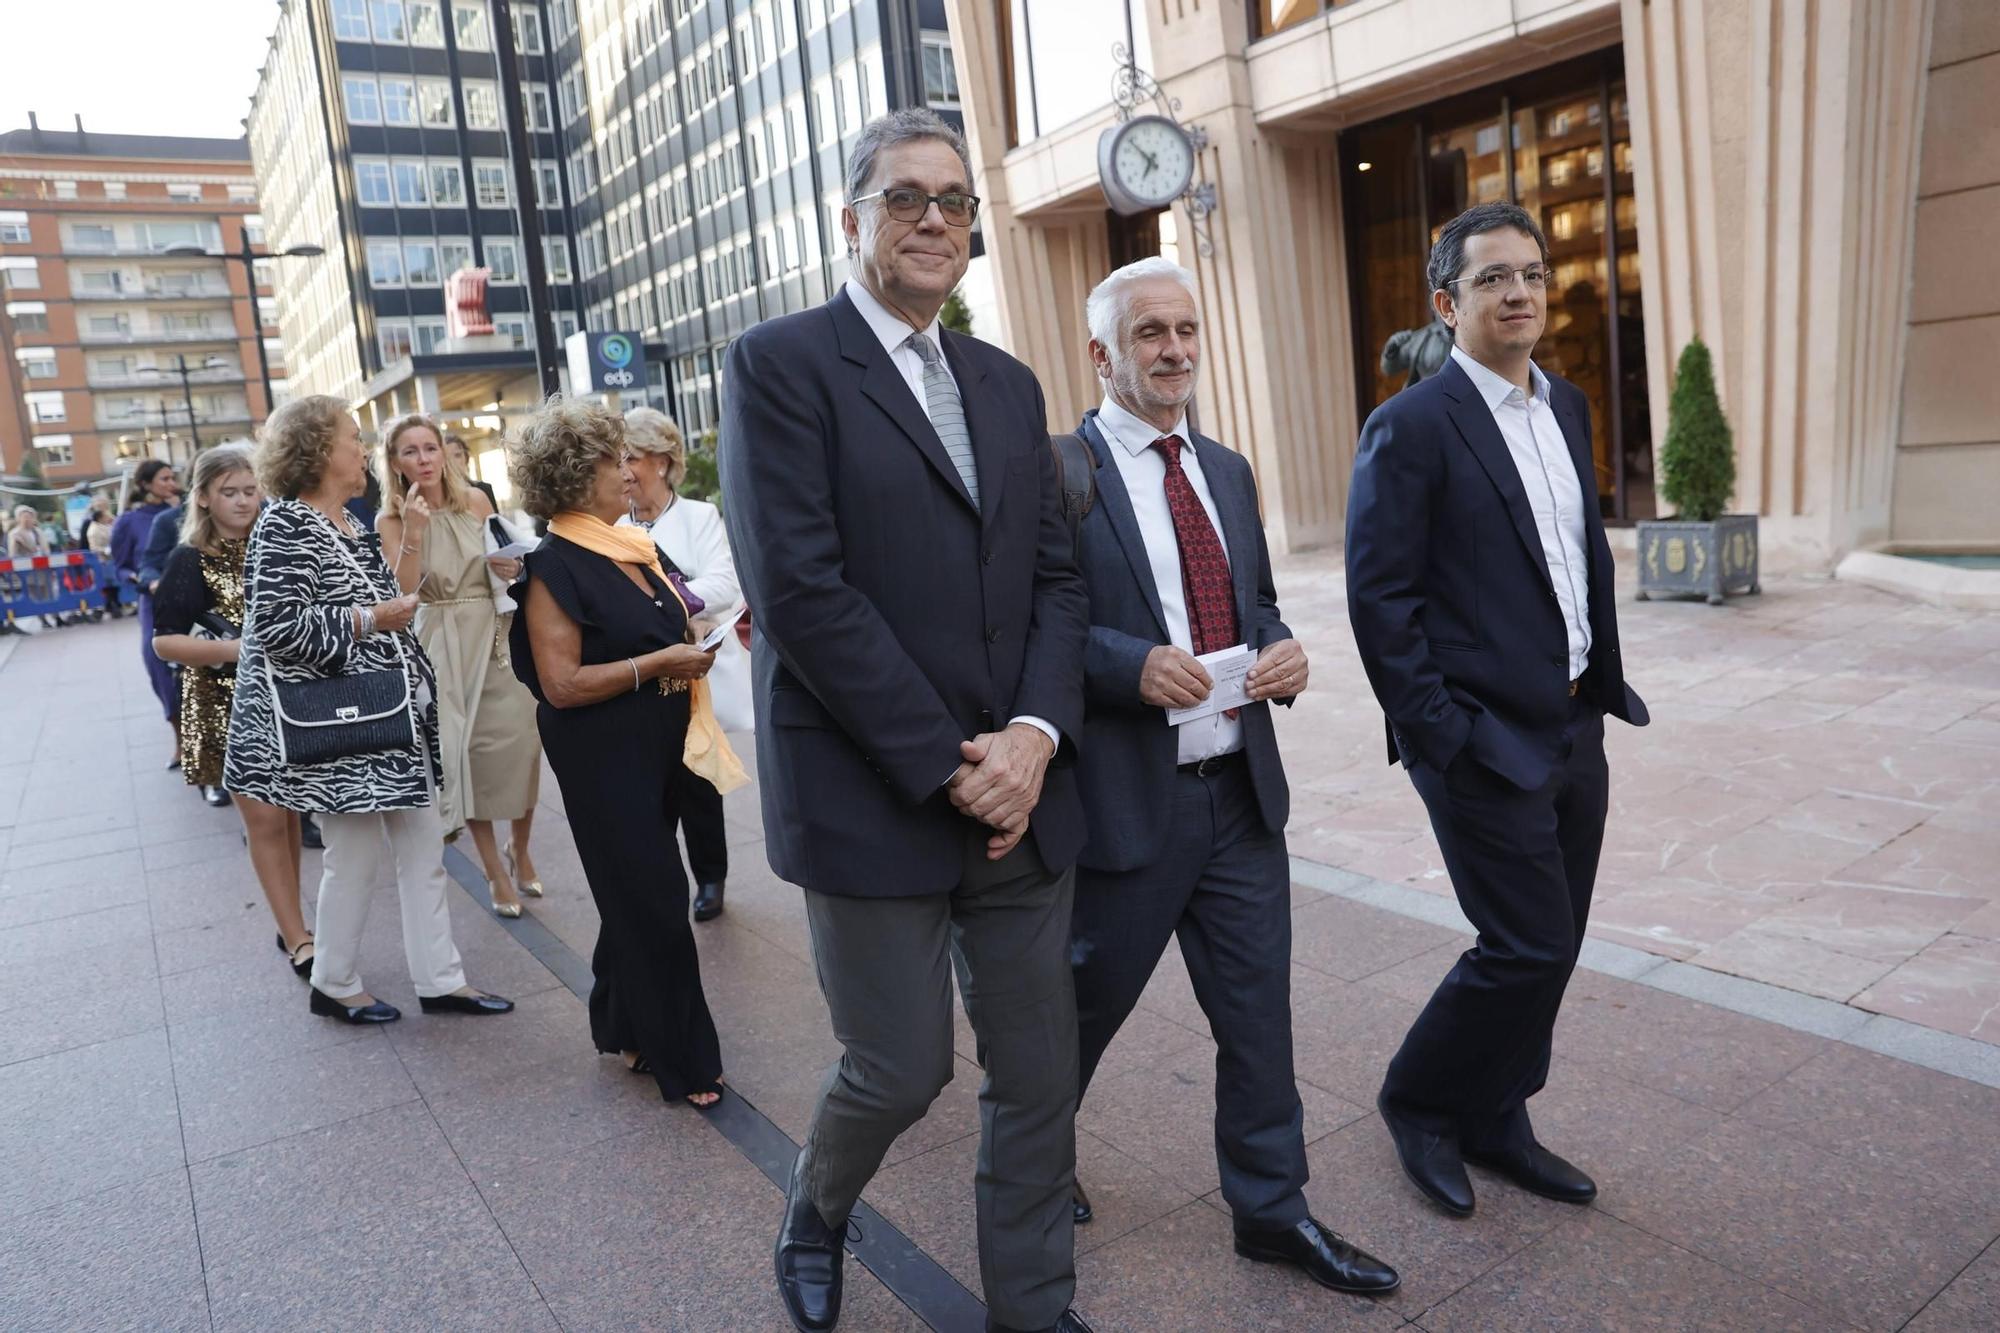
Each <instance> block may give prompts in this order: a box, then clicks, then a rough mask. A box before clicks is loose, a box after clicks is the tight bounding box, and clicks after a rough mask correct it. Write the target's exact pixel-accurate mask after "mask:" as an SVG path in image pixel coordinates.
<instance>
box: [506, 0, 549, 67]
mask: <svg viewBox="0 0 2000 1333" xmlns="http://www.w3.org/2000/svg"><path fill="white" fill-rule="evenodd" d="M507 8H508V10H509V12H511V13H512V14H513V16H514V49H515V50H516V51H518V52H520V53H521V54H522V55H524V56H538V55H540V54H541V53H542V25H541V24H539V23H537V22H536V21H535V11H534V10H533V9H531V8H530V7H528V6H527V5H509V6H508V7H507Z"/></svg>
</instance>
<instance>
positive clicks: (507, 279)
mask: <svg viewBox="0 0 2000 1333" xmlns="http://www.w3.org/2000/svg"><path fill="white" fill-rule="evenodd" d="M486 267H488V268H490V269H492V270H493V278H492V281H494V282H496V283H507V284H510V285H511V284H513V283H517V282H519V281H520V280H521V249H520V247H519V246H518V245H516V244H515V243H514V238H513V237H511V236H507V237H501V236H494V237H490V238H488V240H487V242H486Z"/></svg>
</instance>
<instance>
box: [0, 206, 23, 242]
mask: <svg viewBox="0 0 2000 1333" xmlns="http://www.w3.org/2000/svg"><path fill="white" fill-rule="evenodd" d="M27 239H28V215H27V214H26V213H24V212H22V211H21V210H19V209H15V208H10V209H6V210H0V242H5V243H7V244H10V245H22V244H25V243H26V242H27Z"/></svg>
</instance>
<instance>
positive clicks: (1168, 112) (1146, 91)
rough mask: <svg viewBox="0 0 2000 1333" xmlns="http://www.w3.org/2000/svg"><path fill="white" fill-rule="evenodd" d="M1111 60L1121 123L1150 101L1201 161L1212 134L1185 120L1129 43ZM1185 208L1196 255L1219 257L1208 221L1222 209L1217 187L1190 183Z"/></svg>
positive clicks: (1183, 198) (1115, 49)
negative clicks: (1144, 67) (1210, 233)
mask: <svg viewBox="0 0 2000 1333" xmlns="http://www.w3.org/2000/svg"><path fill="white" fill-rule="evenodd" d="M1111 58H1112V59H1113V60H1115V61H1117V63H1118V68H1117V71H1116V72H1115V73H1113V74H1112V76H1111V102H1112V105H1113V106H1114V107H1116V108H1117V111H1118V121H1119V123H1120V124H1123V123H1124V122H1126V121H1128V120H1130V119H1132V116H1133V114H1134V112H1135V111H1136V110H1137V109H1138V108H1139V107H1140V106H1142V105H1144V104H1145V103H1148V102H1150V103H1152V105H1153V109H1154V111H1155V112H1156V113H1157V114H1159V115H1161V116H1164V117H1166V118H1167V119H1168V120H1171V121H1173V122H1174V123H1175V124H1176V125H1179V126H1180V127H1181V131H1182V133H1184V134H1186V135H1187V137H1188V147H1189V148H1190V149H1192V150H1193V152H1194V154H1195V157H1196V160H1197V161H1199V160H1200V157H1201V153H1202V151H1203V150H1204V149H1206V148H1207V147H1208V131H1207V130H1204V129H1203V128H1202V127H1201V126H1199V125H1189V124H1187V123H1186V122H1184V121H1182V120H1181V118H1180V110H1181V99H1180V98H1178V97H1169V96H1168V95H1167V93H1166V90H1165V89H1163V88H1161V87H1160V85H1159V82H1158V81H1157V80H1156V79H1154V78H1153V76H1152V75H1151V74H1148V73H1147V72H1146V71H1145V70H1143V69H1140V68H1139V64H1138V61H1137V60H1135V59H1134V58H1133V55H1132V52H1131V51H1129V50H1127V49H1126V46H1125V43H1123V42H1114V43H1113V44H1112V47H1111ZM1181 205H1182V207H1184V208H1185V209H1186V210H1187V220H1188V231H1189V232H1191V233H1193V236H1194V242H1195V252H1196V253H1197V254H1199V255H1200V256H1201V257H1202V258H1204V259H1207V258H1209V257H1211V256H1212V255H1214V254H1215V245H1214V243H1213V242H1212V241H1211V240H1210V239H1209V231H1208V218H1209V215H1210V214H1211V213H1214V212H1215V210H1216V208H1217V207H1218V205H1217V203H1216V198H1215V186H1214V185H1212V184H1210V183H1209V182H1207V181H1202V182H1200V183H1194V182H1190V183H1189V184H1188V187H1187V189H1186V190H1185V191H1183V192H1182V194H1181Z"/></svg>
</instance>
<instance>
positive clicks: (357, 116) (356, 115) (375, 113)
mask: <svg viewBox="0 0 2000 1333" xmlns="http://www.w3.org/2000/svg"><path fill="white" fill-rule="evenodd" d="M340 94H341V97H342V98H343V99H344V100H345V102H346V103H347V119H348V121H349V122H350V123H352V124H355V125H379V124H381V123H382V103H381V100H380V98H379V97H378V96H377V94H376V91H375V80H373V79H371V78H367V77H365V76H363V75H359V74H346V75H342V76H341V80H340Z"/></svg>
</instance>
